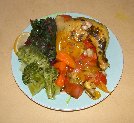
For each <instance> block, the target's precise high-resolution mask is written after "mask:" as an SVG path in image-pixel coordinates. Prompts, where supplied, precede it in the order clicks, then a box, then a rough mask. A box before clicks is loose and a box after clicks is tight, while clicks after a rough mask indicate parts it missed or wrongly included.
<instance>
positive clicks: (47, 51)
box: [25, 18, 57, 62]
mask: <svg viewBox="0 0 134 123" xmlns="http://www.w3.org/2000/svg"><path fill="white" fill-rule="evenodd" d="M31 26H32V30H31V33H30V36H29V38H28V40H27V41H26V42H25V44H26V45H31V44H32V45H34V46H36V47H37V48H38V49H39V50H40V51H41V52H42V53H43V54H44V55H46V56H47V57H48V59H49V61H50V62H51V61H53V60H54V59H55V56H56V48H55V47H56V46H55V45H56V42H55V41H56V31H57V26H56V23H55V19H52V18H46V19H40V20H37V19H36V20H31Z"/></svg>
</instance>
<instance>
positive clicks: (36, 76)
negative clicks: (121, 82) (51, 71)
mask: <svg viewBox="0 0 134 123" xmlns="http://www.w3.org/2000/svg"><path fill="white" fill-rule="evenodd" d="M22 80H23V82H24V84H26V85H27V84H29V83H35V82H37V83H38V82H41V83H43V82H44V71H43V69H42V68H39V65H38V64H37V63H35V62H33V63H30V64H28V65H27V66H26V67H25V68H24V72H23V75H22Z"/></svg>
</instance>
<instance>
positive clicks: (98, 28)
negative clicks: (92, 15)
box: [56, 15, 109, 70]
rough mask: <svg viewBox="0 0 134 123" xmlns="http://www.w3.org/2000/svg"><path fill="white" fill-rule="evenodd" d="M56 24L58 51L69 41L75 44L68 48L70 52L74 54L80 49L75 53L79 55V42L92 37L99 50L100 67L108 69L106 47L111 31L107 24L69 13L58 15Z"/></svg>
mask: <svg viewBox="0 0 134 123" xmlns="http://www.w3.org/2000/svg"><path fill="white" fill-rule="evenodd" d="M56 25H57V39H56V43H57V45H56V46H57V48H56V51H59V50H63V49H66V48H67V47H69V46H68V43H67V42H69V44H72V45H73V44H74V46H73V47H70V48H69V49H67V50H68V51H69V52H68V53H69V54H72V53H73V52H75V51H78V52H77V53H75V56H79V55H80V53H81V51H80V49H82V47H79V42H81V41H84V40H85V39H90V40H91V42H92V44H93V45H94V46H95V47H96V50H97V57H98V64H99V67H100V68H101V69H102V70H106V69H107V67H108V66H109V63H108V60H107V58H106V49H107V46H108V43H109V33H108V29H107V28H106V26H104V25H103V24H101V23H99V22H97V21H95V20H92V19H87V18H83V17H79V18H72V17H71V16H69V15H58V16H57V17H56ZM76 42H77V43H76ZM63 45H64V47H63ZM80 46H82V45H80Z"/></svg>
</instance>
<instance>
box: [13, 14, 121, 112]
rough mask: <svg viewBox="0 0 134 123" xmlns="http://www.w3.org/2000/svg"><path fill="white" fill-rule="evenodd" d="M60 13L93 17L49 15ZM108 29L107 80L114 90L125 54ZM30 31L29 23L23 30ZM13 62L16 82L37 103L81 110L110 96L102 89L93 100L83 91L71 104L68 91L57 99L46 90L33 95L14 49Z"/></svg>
mask: <svg viewBox="0 0 134 123" xmlns="http://www.w3.org/2000/svg"><path fill="white" fill-rule="evenodd" d="M59 14H67V15H71V16H73V17H87V18H91V17H90V16H87V15H83V14H79V13H69V12H67V13H56V14H52V15H48V16H49V17H54V18H55V17H56V15H59ZM48 16H45V17H43V18H46V17H48ZM108 30H109V36H110V42H109V45H108V49H107V51H106V56H107V58H108V61H109V63H110V68H108V69H107V70H106V73H107V81H108V84H107V87H108V89H109V91H110V92H112V91H114V89H115V87H116V86H117V85H118V83H119V80H120V78H121V74H122V70H123V54H122V49H121V47H120V44H119V42H118V40H117V38H116V37H115V35H114V34H113V33H112V31H111V30H110V29H108ZM30 31H31V26H30V25H29V26H28V27H27V28H26V29H25V30H24V31H23V32H30ZM11 64H12V72H13V76H14V78H15V80H16V83H17V85H18V86H19V88H20V89H21V90H22V91H23V92H24V94H25V95H27V97H29V98H30V99H31V100H32V101H34V102H35V103H37V104H39V105H41V106H44V107H47V108H50V109H54V110H62V111H74V110H81V109H85V108H89V107H92V106H94V105H96V104H98V103H99V102H101V101H103V100H104V99H105V98H106V97H108V96H109V94H107V93H104V92H102V91H100V92H101V98H100V99H98V100H92V99H90V98H89V97H88V96H87V95H86V94H85V93H83V94H82V96H81V97H80V98H79V99H74V98H71V100H70V102H69V104H67V103H66V100H67V98H68V97H69V96H68V95H67V94H66V93H61V94H60V95H57V96H56V99H55V100H50V99H48V98H47V95H46V93H45V90H42V91H41V92H39V93H38V94H36V95H35V96H32V95H31V93H30V91H29V89H28V87H27V86H26V85H25V84H23V82H22V73H21V71H20V70H19V68H20V62H19V61H18V57H17V56H16V54H15V53H14V51H12V59H11Z"/></svg>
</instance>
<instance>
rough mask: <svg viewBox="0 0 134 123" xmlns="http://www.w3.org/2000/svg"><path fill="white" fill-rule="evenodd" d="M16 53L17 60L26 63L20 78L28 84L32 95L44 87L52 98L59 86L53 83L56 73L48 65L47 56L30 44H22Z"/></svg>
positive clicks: (57, 91) (58, 90)
mask: <svg viewBox="0 0 134 123" xmlns="http://www.w3.org/2000/svg"><path fill="white" fill-rule="evenodd" d="M17 55H18V57H19V60H20V61H21V62H24V63H25V64H26V65H27V66H26V67H25V68H24V71H23V75H22V80H23V82H24V84H26V85H28V87H29V90H30V91H31V93H32V95H35V94H37V93H38V92H40V90H41V89H42V88H45V89H46V93H47V96H48V98H49V99H53V98H54V97H55V95H56V94H58V93H59V92H60V88H59V87H57V86H56V85H55V83H54V81H55V80H56V78H57V74H58V73H57V71H56V69H55V68H54V67H52V66H51V65H50V63H49V61H48V59H47V57H46V56H45V55H44V54H42V53H41V52H40V51H39V50H38V49H37V48H36V47H34V46H32V45H30V46H22V47H21V48H19V50H18V52H17Z"/></svg>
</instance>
